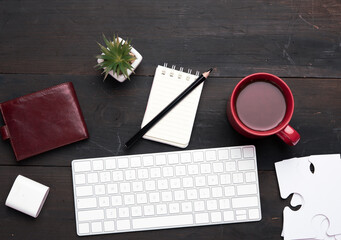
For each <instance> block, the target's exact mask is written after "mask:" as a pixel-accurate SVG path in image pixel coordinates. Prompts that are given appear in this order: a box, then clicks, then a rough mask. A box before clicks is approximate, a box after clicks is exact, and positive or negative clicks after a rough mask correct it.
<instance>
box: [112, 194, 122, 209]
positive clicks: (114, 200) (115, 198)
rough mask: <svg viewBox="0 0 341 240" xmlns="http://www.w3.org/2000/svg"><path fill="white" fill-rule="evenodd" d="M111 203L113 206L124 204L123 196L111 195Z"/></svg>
mask: <svg viewBox="0 0 341 240" xmlns="http://www.w3.org/2000/svg"><path fill="white" fill-rule="evenodd" d="M111 205H112V206H114V207H115V206H121V205H122V197H121V196H112V197H111Z"/></svg>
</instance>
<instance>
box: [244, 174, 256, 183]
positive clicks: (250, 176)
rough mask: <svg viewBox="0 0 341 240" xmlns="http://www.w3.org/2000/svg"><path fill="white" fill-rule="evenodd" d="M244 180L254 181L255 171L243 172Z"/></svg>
mask: <svg viewBox="0 0 341 240" xmlns="http://www.w3.org/2000/svg"><path fill="white" fill-rule="evenodd" d="M245 181H246V182H255V181H256V173H255V172H247V173H245Z"/></svg>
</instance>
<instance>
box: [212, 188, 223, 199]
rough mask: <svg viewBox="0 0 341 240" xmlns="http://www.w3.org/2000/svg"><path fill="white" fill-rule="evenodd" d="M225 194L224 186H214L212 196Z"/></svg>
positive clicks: (217, 196)
mask: <svg viewBox="0 0 341 240" xmlns="http://www.w3.org/2000/svg"><path fill="white" fill-rule="evenodd" d="M222 196H223V188H222V187H214V188H212V197H216V198H219V197H222Z"/></svg>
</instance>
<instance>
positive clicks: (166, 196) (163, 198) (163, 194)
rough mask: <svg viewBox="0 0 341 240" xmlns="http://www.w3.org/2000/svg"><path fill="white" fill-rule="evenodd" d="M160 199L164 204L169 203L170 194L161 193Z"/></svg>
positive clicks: (170, 199)
mask: <svg viewBox="0 0 341 240" xmlns="http://www.w3.org/2000/svg"><path fill="white" fill-rule="evenodd" d="M161 198H162V201H164V202H171V201H172V200H173V195H172V192H162V193H161Z"/></svg>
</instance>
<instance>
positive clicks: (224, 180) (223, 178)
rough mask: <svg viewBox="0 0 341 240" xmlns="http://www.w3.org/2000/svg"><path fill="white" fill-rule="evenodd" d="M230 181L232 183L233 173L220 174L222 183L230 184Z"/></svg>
mask: <svg viewBox="0 0 341 240" xmlns="http://www.w3.org/2000/svg"><path fill="white" fill-rule="evenodd" d="M230 183H231V174H223V175H220V184H230Z"/></svg>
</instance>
